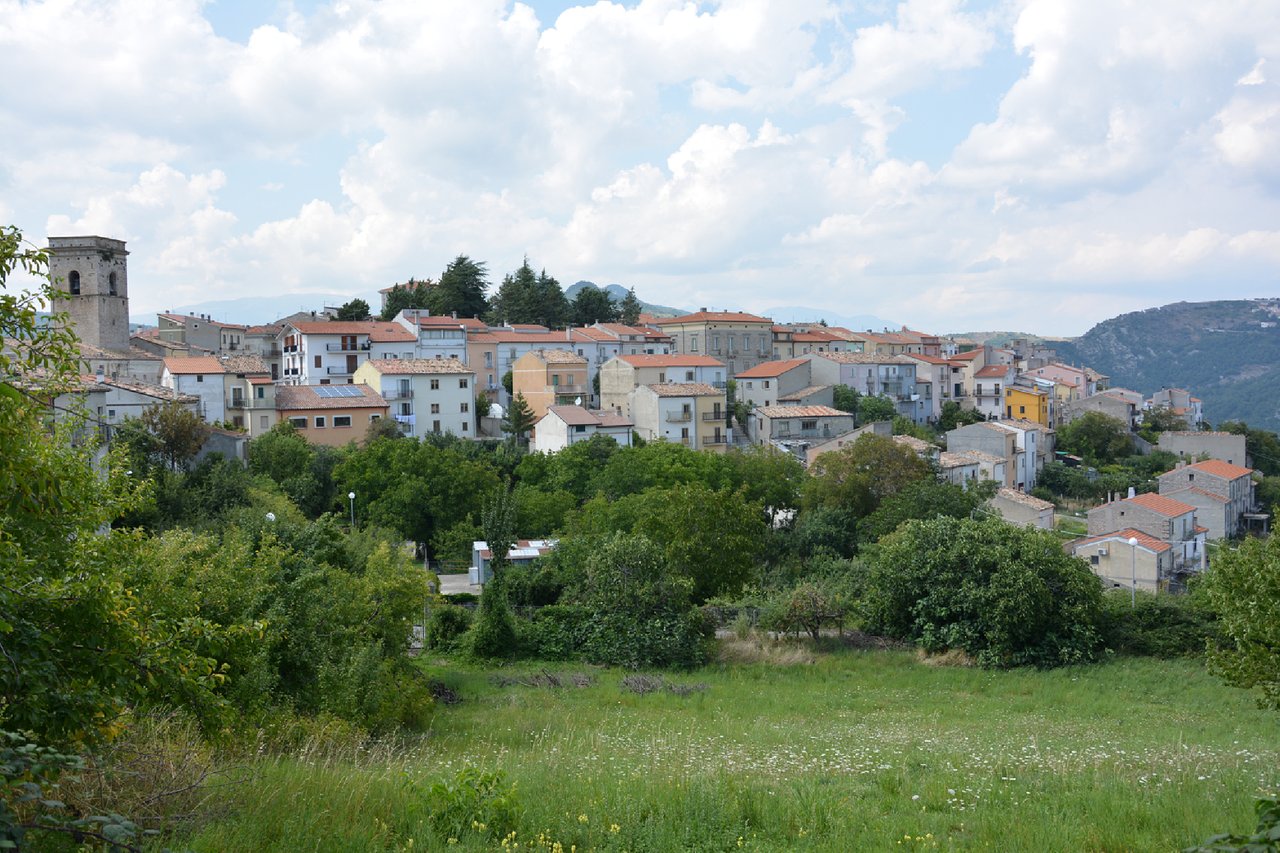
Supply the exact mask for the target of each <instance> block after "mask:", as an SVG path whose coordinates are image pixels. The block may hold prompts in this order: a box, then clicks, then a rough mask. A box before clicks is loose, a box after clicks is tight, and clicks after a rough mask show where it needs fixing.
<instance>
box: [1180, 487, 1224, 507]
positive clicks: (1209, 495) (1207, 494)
mask: <svg viewBox="0 0 1280 853" xmlns="http://www.w3.org/2000/svg"><path fill="white" fill-rule="evenodd" d="M1187 492H1191V493H1192V494H1197V495H1201V496H1203V497H1206V498H1209V499H1210V500H1213V501H1216V502H1217V503H1220V504H1227V503H1231V499H1230V498H1224V497H1223V496H1222V495H1215V494H1214V493H1213V492H1211V491H1209V490H1207V489H1202V488H1200V487H1199V486H1187V487H1186V488H1185V489H1178V490H1177V491H1173V492H1165V495H1166V496H1168V497H1171V498H1175V497H1177V496H1178V495H1185V494H1186V493H1187Z"/></svg>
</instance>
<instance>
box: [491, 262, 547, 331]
mask: <svg viewBox="0 0 1280 853" xmlns="http://www.w3.org/2000/svg"><path fill="white" fill-rule="evenodd" d="M537 285H538V279H537V276H536V275H534V272H533V267H531V266H529V258H528V257H527V256H526V257H525V259H524V263H522V264H521V265H520V268H519V269H517V270H516V271H515V272H511V273H507V274H506V275H505V276H503V277H502V284H500V285H498V291H497V293H495V294H494V295H493V298H492V299H491V300H490V301H489V318H490V320H491V321H492V322H495V323H539V322H541V320H536V319H531V318H532V317H533V316H534V314H535V312H536V307H535V303H536V301H537V294H536V289H537Z"/></svg>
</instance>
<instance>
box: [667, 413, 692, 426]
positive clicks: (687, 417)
mask: <svg viewBox="0 0 1280 853" xmlns="http://www.w3.org/2000/svg"><path fill="white" fill-rule="evenodd" d="M691 420H693V413H692V412H667V423H669V424H687V423H689V421H691Z"/></svg>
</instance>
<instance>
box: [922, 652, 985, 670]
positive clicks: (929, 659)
mask: <svg viewBox="0 0 1280 853" xmlns="http://www.w3.org/2000/svg"><path fill="white" fill-rule="evenodd" d="M916 660H918V661H920V663H922V664H924V665H925V666H977V665H978V662H977V661H975V660H974V659H973V658H971V657H969V656H968V655H967V654H965V653H964V652H963V651H962V650H960V649H947V650H946V651H945V652H939V653H938V654H932V655H931V654H929V653H928V652H926V651H925V650H924V649H916Z"/></svg>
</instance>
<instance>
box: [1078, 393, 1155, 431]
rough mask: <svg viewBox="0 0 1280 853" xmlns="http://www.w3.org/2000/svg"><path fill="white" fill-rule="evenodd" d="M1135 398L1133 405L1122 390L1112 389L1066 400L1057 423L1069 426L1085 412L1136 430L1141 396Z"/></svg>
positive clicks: (1131, 400)
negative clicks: (1106, 417) (1098, 414)
mask: <svg viewBox="0 0 1280 853" xmlns="http://www.w3.org/2000/svg"><path fill="white" fill-rule="evenodd" d="M1137 396H1138V402H1136V403H1135V402H1134V401H1133V399H1132V398H1131V397H1129V396H1128V395H1126V394H1125V393H1124V389H1123V388H1113V389H1110V390H1107V391H1099V392H1098V393H1097V394H1094V395H1092V396H1089V397H1080V398H1077V399H1075V400H1068V401H1067V402H1065V403H1063V404H1062V407H1061V410H1062V411H1061V417H1060V418H1059V422H1060V423H1062V424H1069V423H1071V422H1072V421H1074V420H1075V419H1076V418H1078V417H1081V416H1082V415H1084V414H1085V413H1086V412H1098V413H1100V414H1103V415H1106V416H1108V417H1111V418H1115V419H1116V420H1118V421H1120V422H1121V423H1123V424H1125V425H1127V426H1128V427H1129V429H1131V430H1132V429H1136V428H1137V426H1138V421H1139V415H1140V413H1141V412H1142V402H1141V395H1137Z"/></svg>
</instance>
